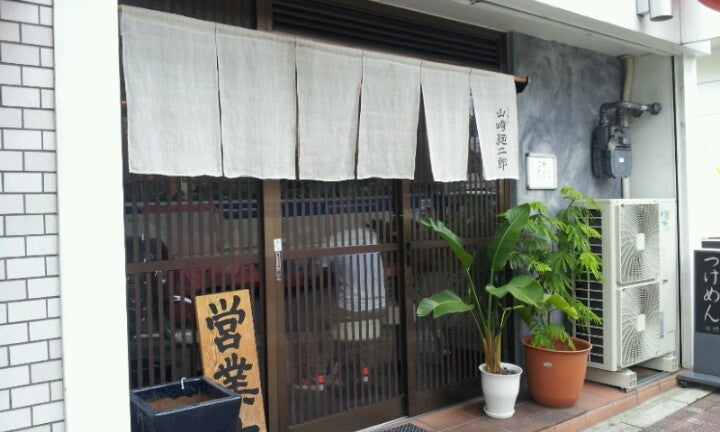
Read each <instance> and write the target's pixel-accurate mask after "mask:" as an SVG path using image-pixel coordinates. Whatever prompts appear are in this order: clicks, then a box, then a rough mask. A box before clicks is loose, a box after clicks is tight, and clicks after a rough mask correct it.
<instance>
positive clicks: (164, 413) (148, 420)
mask: <svg viewBox="0 0 720 432" xmlns="http://www.w3.org/2000/svg"><path fill="white" fill-rule="evenodd" d="M183 387H184V388H183ZM130 406H131V421H132V432H179V431H183V432H235V431H236V429H237V427H238V414H239V412H240V396H239V395H237V394H235V393H233V392H232V391H230V390H228V389H225V388H223V387H221V386H219V385H218V384H216V383H214V382H212V381H209V380H208V379H206V378H204V377H200V378H191V379H186V380H183V382H182V383H181V382H180V381H175V382H171V383H166V384H160V385H156V386H152V387H144V388H141V389H136V390H132V391H131V392H130Z"/></svg>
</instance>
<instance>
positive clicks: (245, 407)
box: [195, 290, 267, 432]
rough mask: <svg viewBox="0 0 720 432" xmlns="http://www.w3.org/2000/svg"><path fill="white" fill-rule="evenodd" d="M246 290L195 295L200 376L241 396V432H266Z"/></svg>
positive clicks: (255, 348)
mask: <svg viewBox="0 0 720 432" xmlns="http://www.w3.org/2000/svg"><path fill="white" fill-rule="evenodd" d="M251 306H252V305H251V303H250V293H249V291H248V290H238V291H230V292H224V293H219V294H208V295H204V296H198V297H195V315H196V316H197V327H198V328H197V330H198V337H199V340H200V351H201V358H202V366H203V375H205V377H207V378H208V379H211V380H213V381H215V382H217V383H218V384H220V385H221V386H223V387H225V388H228V389H230V390H232V391H234V392H235V393H237V394H239V395H240V396H242V403H241V404H240V415H239V417H240V422H241V428H240V430H241V431H242V432H266V431H267V426H266V425H265V406H264V403H263V394H262V386H261V385H260V371H259V369H258V368H259V367H260V366H259V364H258V355H257V345H256V344H255V325H254V322H253V316H252V307H251Z"/></svg>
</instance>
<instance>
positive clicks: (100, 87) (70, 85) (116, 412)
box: [55, 0, 130, 432]
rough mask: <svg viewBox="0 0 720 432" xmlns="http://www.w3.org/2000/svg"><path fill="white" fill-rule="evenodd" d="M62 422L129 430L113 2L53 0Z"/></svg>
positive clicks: (77, 431) (77, 430)
mask: <svg viewBox="0 0 720 432" xmlns="http://www.w3.org/2000/svg"><path fill="white" fill-rule="evenodd" d="M55 59H56V61H55V74H56V102H57V104H56V107H57V108H56V111H57V112H56V115H57V117H56V119H57V156H58V212H59V233H60V257H61V258H60V272H61V277H60V283H61V296H62V335H63V355H64V373H63V378H64V384H65V422H66V425H67V430H69V431H73V432H82V431H96V430H113V431H129V430H130V409H129V399H128V398H129V393H128V389H129V382H128V376H129V374H128V363H127V353H128V351H127V349H128V348H127V323H126V318H125V317H126V312H125V308H126V306H125V254H124V247H125V246H124V235H123V219H122V216H123V194H122V154H121V148H122V147H121V129H120V75H119V74H120V72H119V53H118V7H117V0H57V1H56V3H55Z"/></svg>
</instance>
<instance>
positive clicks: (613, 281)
mask: <svg viewBox="0 0 720 432" xmlns="http://www.w3.org/2000/svg"><path fill="white" fill-rule="evenodd" d="M597 201H598V204H599V205H600V208H601V210H602V211H601V213H600V214H598V215H597V217H595V218H593V221H592V225H593V227H594V228H595V229H597V230H598V231H599V232H600V233H601V234H602V239H599V240H597V241H596V243H595V244H594V245H593V249H594V251H595V252H596V253H598V254H600V255H601V257H602V259H603V267H602V273H603V277H604V279H605V280H604V282H599V281H597V280H596V279H595V278H593V277H592V276H591V275H582V277H580V278H578V280H577V281H576V283H575V293H576V295H577V296H578V298H579V299H580V300H581V301H583V302H584V303H585V304H586V305H587V306H588V307H590V308H591V309H592V310H593V311H594V312H595V313H596V314H598V316H600V317H601V318H602V320H603V323H602V324H601V325H590V326H589V327H583V326H576V328H575V334H576V335H577V336H578V337H581V338H584V339H587V340H589V341H590V343H592V345H593V348H592V350H591V352H590V360H589V362H588V366H590V367H592V368H598V369H602V370H605V371H619V370H621V369H624V368H627V367H629V366H633V365H637V364H639V363H643V362H647V361H648V360H652V359H655V358H658V357H661V356H665V355H667V354H670V353H674V352H675V351H676V346H677V343H676V339H677V315H678V308H677V296H678V288H677V286H678V276H677V266H678V265H677V235H676V230H677V227H676V206H675V200H671V199H607V200H597ZM670 368H672V367H670ZM623 387H625V386H623Z"/></svg>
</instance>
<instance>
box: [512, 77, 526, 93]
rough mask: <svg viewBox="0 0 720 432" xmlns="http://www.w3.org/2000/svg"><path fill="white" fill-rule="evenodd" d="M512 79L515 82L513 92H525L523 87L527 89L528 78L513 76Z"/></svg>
mask: <svg viewBox="0 0 720 432" xmlns="http://www.w3.org/2000/svg"><path fill="white" fill-rule="evenodd" d="M513 78H514V80H515V92H516V93H522V92H523V90H525V87H527V85H528V84H530V77H529V76H522V75H514V76H513Z"/></svg>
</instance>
